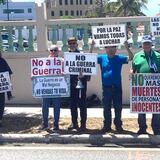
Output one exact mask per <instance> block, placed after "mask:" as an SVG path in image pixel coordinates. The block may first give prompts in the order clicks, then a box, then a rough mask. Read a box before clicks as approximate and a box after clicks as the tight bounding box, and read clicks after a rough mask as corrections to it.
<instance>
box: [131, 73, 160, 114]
mask: <svg viewBox="0 0 160 160" xmlns="http://www.w3.org/2000/svg"><path fill="white" fill-rule="evenodd" d="M130 76H131V78H130V106H131V112H132V113H158V114H159V113H160V74H155V73H154V74H150V73H143V74H140V73H139V74H132V75H130Z"/></svg>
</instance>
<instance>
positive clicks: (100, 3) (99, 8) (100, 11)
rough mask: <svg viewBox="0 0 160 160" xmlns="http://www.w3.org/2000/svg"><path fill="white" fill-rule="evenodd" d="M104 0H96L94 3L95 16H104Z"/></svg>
mask: <svg viewBox="0 0 160 160" xmlns="http://www.w3.org/2000/svg"><path fill="white" fill-rule="evenodd" d="M106 2H107V1H106V0H96V2H95V4H96V8H95V11H96V14H97V17H105V15H106V14H105V4H106Z"/></svg>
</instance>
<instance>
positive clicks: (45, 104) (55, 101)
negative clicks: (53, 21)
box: [40, 45, 61, 131]
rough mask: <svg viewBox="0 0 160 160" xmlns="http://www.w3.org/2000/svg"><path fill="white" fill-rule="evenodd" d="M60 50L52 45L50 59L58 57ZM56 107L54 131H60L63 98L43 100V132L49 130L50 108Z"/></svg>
mask: <svg viewBox="0 0 160 160" xmlns="http://www.w3.org/2000/svg"><path fill="white" fill-rule="evenodd" d="M58 54H59V49H58V47H57V46H56V45H51V47H50V48H49V56H48V57H58ZM51 105H52V106H53V107H54V117H53V125H54V126H53V131H58V130H59V117H60V105H61V98H43V99H42V125H41V128H40V129H41V130H48V114H49V107H50V106H51Z"/></svg>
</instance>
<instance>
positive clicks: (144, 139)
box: [0, 133, 160, 145]
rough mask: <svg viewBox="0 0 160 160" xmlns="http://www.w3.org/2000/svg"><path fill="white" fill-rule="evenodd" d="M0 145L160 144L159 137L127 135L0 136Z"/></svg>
mask: <svg viewBox="0 0 160 160" xmlns="http://www.w3.org/2000/svg"><path fill="white" fill-rule="evenodd" d="M0 143H57V144H80V143H81V144H83V143H84V144H92V145H104V144H106V143H134V144H141V143H143V144H155V145H158V144H160V135H156V136H154V135H129V134H125V135H122V134H116V135H115V134H106V135H90V134H81V135H74V134H69V135H68V134H67V135H60V134H58V133H53V134H49V135H42V134H0Z"/></svg>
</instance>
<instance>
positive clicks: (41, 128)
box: [39, 125, 49, 131]
mask: <svg viewBox="0 0 160 160" xmlns="http://www.w3.org/2000/svg"><path fill="white" fill-rule="evenodd" d="M39 129H40V130H44V131H46V130H48V129H49V128H48V126H45V125H41V127H40V128H39Z"/></svg>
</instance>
